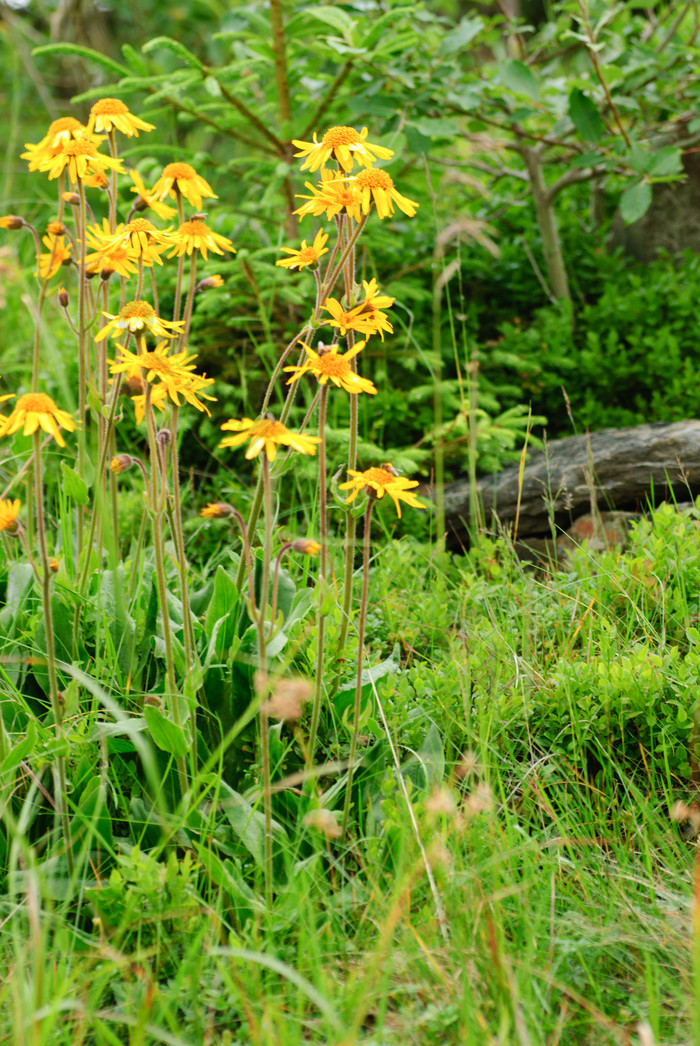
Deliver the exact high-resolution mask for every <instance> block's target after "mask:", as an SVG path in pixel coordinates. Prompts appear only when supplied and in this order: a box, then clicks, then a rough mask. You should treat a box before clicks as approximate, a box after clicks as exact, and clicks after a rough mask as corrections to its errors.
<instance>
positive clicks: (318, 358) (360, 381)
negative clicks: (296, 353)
mask: <svg viewBox="0 0 700 1046" xmlns="http://www.w3.org/2000/svg"><path fill="white" fill-rule="evenodd" d="M299 344H300V345H302V346H303V347H304V349H305V351H306V355H307V357H308V358H307V359H306V360H305V361H304V363H303V364H302V365H301V367H285V368H284V369H285V371H287V372H290V373H292V377H291V378H290V379H289V381H288V382H287V384H288V385H291V384H292V382H295V381H298V380H299V378H301V376H302V375H303V374H307V373H309V372H310V373H311V374H313V375H314V376H315V377H316V378H318V382H319V385H327V384H328V382H329V381H332V382H333V384H334V385H335V386H336V387H337V388H339V389H345V391H346V392H349V393H351V394H352V395H355V394H356V393H358V392H368V393H369V394H370V396H374V395H376V392H377V390H376V388H375V387H374V385H373V384H372V382H371V381H370V380H369V379H368V378H361V377H360V375H359V374H356V373H355V371H354V370H353V369H352V367H351V365H350V360H351V359H353V357H354V356H357V354H358V352H362V350H363V349H364V347H365V345H366V344H367V343H366V342H364V341H358V342H357V344H356V345H353V347H352V348H351V349H348V351H347V352H346V353H344V354H343V353H340V352H338V346H337V345H331V346H330V347H329V348H328V349H326V350H325V351H324V352H315V351H314V350H313V349H312V348H311V347H310V346H309V345H307V344H306V342H303V341H302V342H300V343H299ZM293 372H296V373H293Z"/></svg>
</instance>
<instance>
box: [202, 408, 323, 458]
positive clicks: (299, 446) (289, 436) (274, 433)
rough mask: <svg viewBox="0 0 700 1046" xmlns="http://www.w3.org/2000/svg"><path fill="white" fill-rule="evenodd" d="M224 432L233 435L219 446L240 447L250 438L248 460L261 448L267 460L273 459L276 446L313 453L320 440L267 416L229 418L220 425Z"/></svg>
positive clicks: (275, 454)
mask: <svg viewBox="0 0 700 1046" xmlns="http://www.w3.org/2000/svg"><path fill="white" fill-rule="evenodd" d="M221 428H222V431H224V432H235V433H236V435H235V436H227V437H226V439H223V440H222V441H221V443H220V444H219V446H220V447H240V446H241V444H242V443H245V442H246V440H250V441H251V443H250V446H249V447H248V449H247V451H246V453H245V456H246V458H247V459H248V460H249V461H250V459H251V458H255V457H257V455H258V454H259V453H260V451H261V450H263V449H264V450H265V456H266V458H267V460H268V461H274V460H275V457H276V456H277V447H278V446H279V445H283V446H285V447H293V448H294V450H298V451H299V453H300V454H315V453H316V444H317V443H320V442H321V440H320V439H319V437H318V436H302V435H301V434H300V433H296V432H290V431H289V429H288V428H287V426H286V425H283V424H282V422H281V421H273V420H272V419H269V418H260V419H259V420H258V421H253V420H252V419H251V418H243V419H242V420H241V421H236V420H235V419H234V418H231V419H230V420H229V421H227V422H225V423H224V424H223V425H222V426H221Z"/></svg>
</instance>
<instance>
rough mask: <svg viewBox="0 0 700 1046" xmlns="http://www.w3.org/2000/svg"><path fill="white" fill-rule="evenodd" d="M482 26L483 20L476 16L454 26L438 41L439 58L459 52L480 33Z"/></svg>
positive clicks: (464, 19)
mask: <svg viewBox="0 0 700 1046" xmlns="http://www.w3.org/2000/svg"><path fill="white" fill-rule="evenodd" d="M484 24H485V23H484V20H483V19H482V18H479V17H478V15H477V17H476V18H463V19H462V21H461V22H460V23H459V25H458V26H455V28H454V29H453V30H452V31H451V32H449V33H448V34H447V35H446V36H443V38H442V40H441V41H440V46H439V47H438V54H439V55H440V57H441V58H444V57H445V55H448V54H453V53H454V52H455V51H461V49H462V48H463V47H466V46H467V44H469V43H471V41H472V40H473V39H474V37H475V36H476V35H477V34H478V33H480V32H481V30H482V29H483V28H484Z"/></svg>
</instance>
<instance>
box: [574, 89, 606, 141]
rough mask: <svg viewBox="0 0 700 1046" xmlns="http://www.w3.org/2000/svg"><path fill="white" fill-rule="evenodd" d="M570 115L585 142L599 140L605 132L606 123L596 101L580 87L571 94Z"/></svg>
mask: <svg viewBox="0 0 700 1046" xmlns="http://www.w3.org/2000/svg"><path fill="white" fill-rule="evenodd" d="M569 116H570V118H571V122H572V124H573V125H574V127H575V128H576V130H577V131H578V133H579V134H580V135H581V137H582V138H583V140H584V141H585V142H599V141H600V139H601V138H602V137H603V135H604V134H605V124H604V123H603V121H602V120H601V118H600V113H599V112H598V110H597V108H596V105H595V102H593V101H592V99H590V98H589V97H588V95H587V94H585V93H584V92H583V91H582V90H580V88H578V87H574V89H573V91H572V92H571V94H570V95H569Z"/></svg>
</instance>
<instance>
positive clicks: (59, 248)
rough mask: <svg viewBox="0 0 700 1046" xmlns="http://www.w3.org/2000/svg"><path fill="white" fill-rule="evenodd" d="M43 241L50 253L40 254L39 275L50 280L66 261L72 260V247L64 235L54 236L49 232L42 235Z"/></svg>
mask: <svg viewBox="0 0 700 1046" xmlns="http://www.w3.org/2000/svg"><path fill="white" fill-rule="evenodd" d="M52 224H53V223H52ZM42 243H43V244H44V246H45V247H46V248H47V251H48V253H47V254H40V255H39V275H40V276H41V278H42V280H50V279H51V277H52V276H55V275H56V273H57V272H58V270H59V269H60V268H61V266H62V265H63V263H64V262H67V261H70V251H71V248H70V244H69V243H68V244H67V243H66V241H65V237H63V236H52V235H50V234H49V235H48V236H44V237H42ZM34 275H36V273H35V274H34Z"/></svg>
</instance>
